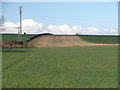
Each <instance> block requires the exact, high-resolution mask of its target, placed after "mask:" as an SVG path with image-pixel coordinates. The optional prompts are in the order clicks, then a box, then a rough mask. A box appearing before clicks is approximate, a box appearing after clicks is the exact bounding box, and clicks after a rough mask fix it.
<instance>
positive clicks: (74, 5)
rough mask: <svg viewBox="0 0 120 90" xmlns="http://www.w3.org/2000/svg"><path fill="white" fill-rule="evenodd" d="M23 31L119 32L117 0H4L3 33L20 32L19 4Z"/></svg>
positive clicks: (67, 32)
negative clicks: (62, 0) (5, 0)
mask: <svg viewBox="0 0 120 90" xmlns="http://www.w3.org/2000/svg"><path fill="white" fill-rule="evenodd" d="M20 6H23V8H22V22H23V23H22V26H23V32H27V33H46V32H50V33H54V34H76V33H79V34H95V35H97V34H106V35H107V34H112V35H116V34H117V33H118V3H117V2H3V3H2V7H3V8H2V9H3V16H4V18H5V23H4V26H5V28H6V30H4V31H3V33H17V30H16V29H14V28H12V27H18V26H19V7H20Z"/></svg>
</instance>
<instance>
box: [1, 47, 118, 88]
mask: <svg viewBox="0 0 120 90" xmlns="http://www.w3.org/2000/svg"><path fill="white" fill-rule="evenodd" d="M2 52H3V54H2V58H3V88H77V87H78V88H117V87H118V48H117V46H99V47H98V46H96V47H95V46H94V47H71V48H3V51H2Z"/></svg>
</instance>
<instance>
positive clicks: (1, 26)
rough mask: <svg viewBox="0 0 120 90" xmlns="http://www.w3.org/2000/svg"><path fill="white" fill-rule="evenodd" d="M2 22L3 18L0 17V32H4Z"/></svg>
mask: <svg viewBox="0 0 120 90" xmlns="http://www.w3.org/2000/svg"><path fill="white" fill-rule="evenodd" d="M4 20H5V18H4V17H3V16H1V17H0V31H3V30H5V27H4Z"/></svg>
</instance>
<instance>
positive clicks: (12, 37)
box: [2, 34, 35, 41]
mask: <svg viewBox="0 0 120 90" xmlns="http://www.w3.org/2000/svg"><path fill="white" fill-rule="evenodd" d="M32 36H35V34H27V35H24V34H23V35H22V40H26V39H28V38H30V37H32ZM2 40H3V41H11V40H18V35H17V34H3V35H2Z"/></svg>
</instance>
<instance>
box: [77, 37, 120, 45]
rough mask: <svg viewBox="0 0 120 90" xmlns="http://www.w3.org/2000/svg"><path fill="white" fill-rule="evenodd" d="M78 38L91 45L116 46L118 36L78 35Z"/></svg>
mask: <svg viewBox="0 0 120 90" xmlns="http://www.w3.org/2000/svg"><path fill="white" fill-rule="evenodd" d="M79 37H80V38H82V39H83V40H85V41H89V42H93V43H103V44H118V36H103V35H101V36H99V35H79ZM119 43H120V42H119Z"/></svg>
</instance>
